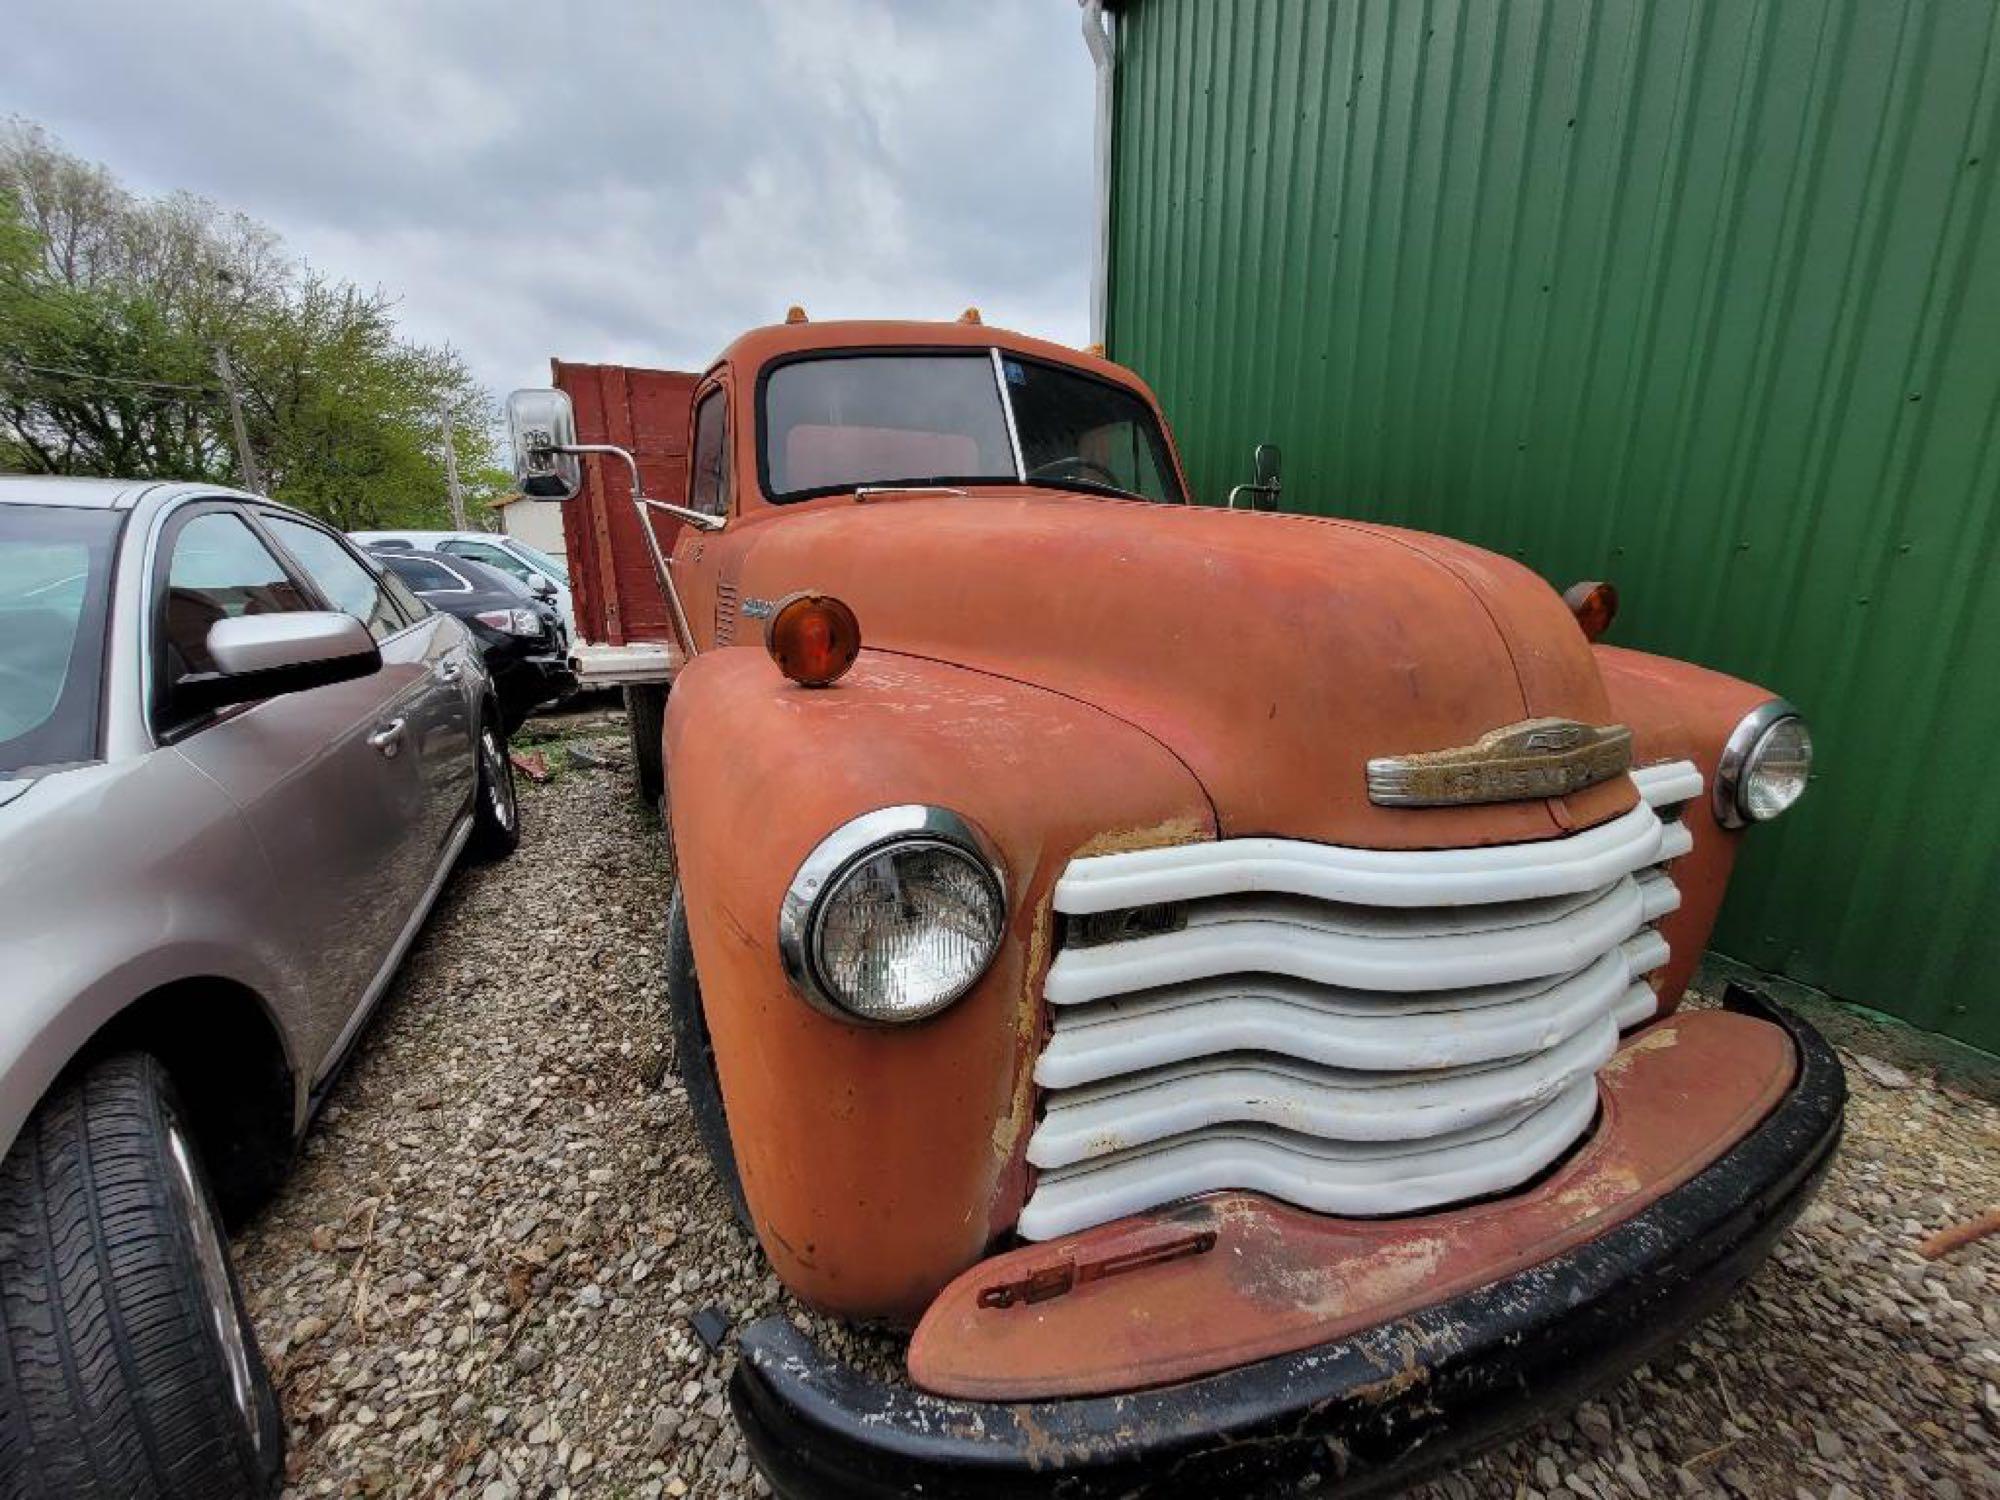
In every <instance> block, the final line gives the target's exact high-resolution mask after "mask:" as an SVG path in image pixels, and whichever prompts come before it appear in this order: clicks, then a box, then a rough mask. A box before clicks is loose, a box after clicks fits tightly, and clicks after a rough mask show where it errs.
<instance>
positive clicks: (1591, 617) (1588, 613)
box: [1563, 579, 1618, 641]
mask: <svg viewBox="0 0 2000 1500" xmlns="http://www.w3.org/2000/svg"><path fill="white" fill-rule="evenodd" d="M1563 603H1565V604H1567V605H1568V606H1569V612H1570V613H1571V614H1573V615H1575V616H1576V623H1577V624H1579V625H1581V626H1582V627H1583V634H1584V638H1585V639H1586V640H1592V641H1594V640H1597V639H1599V638H1601V637H1602V636H1603V634H1604V632H1605V631H1607V630H1609V629H1610V628H1611V622H1612V621H1613V620H1615V619H1617V618H1618V590H1617V588H1616V587H1615V586H1613V585H1611V584H1608V583H1599V582H1597V581H1596V580H1594V579H1593V580H1592V581H1590V582H1588V583H1573V584H1571V585H1570V586H1569V587H1568V588H1566V589H1564V590H1563Z"/></svg>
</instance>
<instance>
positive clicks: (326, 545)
mask: <svg viewBox="0 0 2000 1500" xmlns="http://www.w3.org/2000/svg"><path fill="white" fill-rule="evenodd" d="M262 519H263V522H264V524H265V525H266V526H268V527H270V528H271V534H272V535H273V536H275V537H276V538H277V539H278V545H279V546H281V547H283V548H284V549H285V550H286V551H287V552H289V553H291V555H292V556H293V558H294V559H296V560H297V562H298V565H299V566H300V567H302V568H304V569H305V570H306V572H307V573H309V574H310V575H311V576H312V581H313V582H314V583H316V584H318V585H319V589H320V592H321V593H323V594H325V595H326V597H327V600H328V602H329V603H331V604H332V605H333V607H334V608H335V609H341V610H345V611H347V613H348V614H350V615H353V616H354V618H355V619H357V620H359V621H360V622H361V623H362V624H363V625H366V626H367V627H368V633H369V634H370V635H372V636H374V637H375V639H376V640H378V641H382V640H387V639H388V638H389V637H390V636H392V635H394V634H395V633H396V632H397V631H399V630H401V629H402V628H403V627H404V626H405V625H407V624H409V623H410V621H409V619H407V618H405V616H404V613H403V611H402V610H401V609H400V608H399V607H398V606H397V604H396V600H395V596H394V595H392V594H391V593H390V592H389V591H388V590H387V589H386V588H384V587H383V586H382V580H381V579H380V578H378V577H376V576H375V574H373V573H372V572H370V571H369V570H368V569H367V568H365V567H363V566H362V564H361V560H360V559H359V558H357V557H356V556H355V555H354V554H353V553H352V552H349V551H348V550H347V548H346V546H345V545H344V544H342V543H341V541H340V540H339V539H338V538H337V537H335V536H333V535H332V534H331V533H330V532H325V531H321V530H320V529H319V528H318V527H317V526H309V525H307V524H306V523H305V522H304V521H295V520H293V519H292V518H291V517H289V516H274V515H269V514H266V515H264V516H263V518H262Z"/></svg>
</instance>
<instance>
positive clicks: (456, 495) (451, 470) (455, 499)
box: [438, 406, 468, 531]
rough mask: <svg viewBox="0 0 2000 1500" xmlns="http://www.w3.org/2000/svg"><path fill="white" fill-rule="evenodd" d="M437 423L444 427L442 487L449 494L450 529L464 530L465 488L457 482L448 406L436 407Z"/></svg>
mask: <svg viewBox="0 0 2000 1500" xmlns="http://www.w3.org/2000/svg"><path fill="white" fill-rule="evenodd" d="M438 425H439V426H441V427H443V428H444V487H445V491H446V493H447V494H449V495H450V496H451V529H452V530H453V531H465V530H467V529H468V528H467V526H466V524H465V490H464V489H463V488H462V487H461V486H460V484H459V482H458V449H457V448H456V447H455V446H454V445H453V443H452V431H451V409H450V408H449V407H444V406H440V407H439V408H438Z"/></svg>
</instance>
